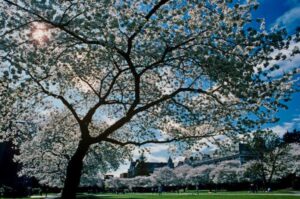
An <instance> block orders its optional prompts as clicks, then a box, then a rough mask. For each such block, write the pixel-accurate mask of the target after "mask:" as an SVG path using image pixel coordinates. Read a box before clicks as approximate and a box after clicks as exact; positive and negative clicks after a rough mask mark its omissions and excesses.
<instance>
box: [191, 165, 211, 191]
mask: <svg viewBox="0 0 300 199" xmlns="http://www.w3.org/2000/svg"><path fill="white" fill-rule="evenodd" d="M215 166H216V165H214V164H210V165H202V166H198V167H194V168H192V169H191V170H190V171H189V174H188V176H187V179H188V180H189V182H190V183H191V184H193V185H195V186H199V185H200V184H202V185H207V184H210V183H212V181H211V178H210V172H211V171H212V170H213V169H214V167H215Z"/></svg>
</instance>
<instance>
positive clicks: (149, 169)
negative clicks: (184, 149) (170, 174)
mask: <svg viewBox="0 0 300 199" xmlns="http://www.w3.org/2000/svg"><path fill="white" fill-rule="evenodd" d="M166 166H168V167H170V168H174V163H173V160H172V158H171V157H169V159H168V162H146V159H145V157H144V154H142V155H141V157H140V158H139V159H137V160H136V161H131V163H130V166H129V169H128V173H127V177H128V178H133V177H136V176H148V175H150V174H151V173H153V172H154V170H155V169H158V168H162V167H166Z"/></svg>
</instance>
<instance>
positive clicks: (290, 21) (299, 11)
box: [275, 1, 300, 32]
mask: <svg viewBox="0 0 300 199" xmlns="http://www.w3.org/2000/svg"><path fill="white" fill-rule="evenodd" d="M291 2H292V1H291ZM298 2H299V1H298ZM299 24H300V6H298V7H295V8H293V9H291V10H289V11H287V12H285V13H284V14H283V15H282V16H280V17H279V18H277V19H276V21H275V25H279V26H284V27H286V28H287V30H288V31H289V32H292V31H295V28H296V27H297V26H299Z"/></svg>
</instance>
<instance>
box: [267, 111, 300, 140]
mask: <svg viewBox="0 0 300 199" xmlns="http://www.w3.org/2000/svg"><path fill="white" fill-rule="evenodd" d="M299 128H300V115H298V116H296V117H295V118H294V119H292V120H291V121H290V122H285V123H283V124H282V125H276V126H274V127H271V128H270V129H271V130H272V131H273V132H275V133H277V134H278V135H279V136H283V134H284V133H286V132H287V131H289V132H291V131H292V130H293V129H299Z"/></svg>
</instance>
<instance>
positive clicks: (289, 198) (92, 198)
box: [78, 192, 300, 199]
mask: <svg viewBox="0 0 300 199" xmlns="http://www.w3.org/2000/svg"><path fill="white" fill-rule="evenodd" d="M78 198H79V199H232V198H237V199H300V195H299V194H294V195H293V194H282V193H257V194H252V193H247V192H225V193H221V192H220V193H200V194H175V193H163V194H162V195H158V194H157V193H156V194H153V193H145V194H141V193H137V194H119V195H117V194H99V195H79V196H78Z"/></svg>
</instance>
